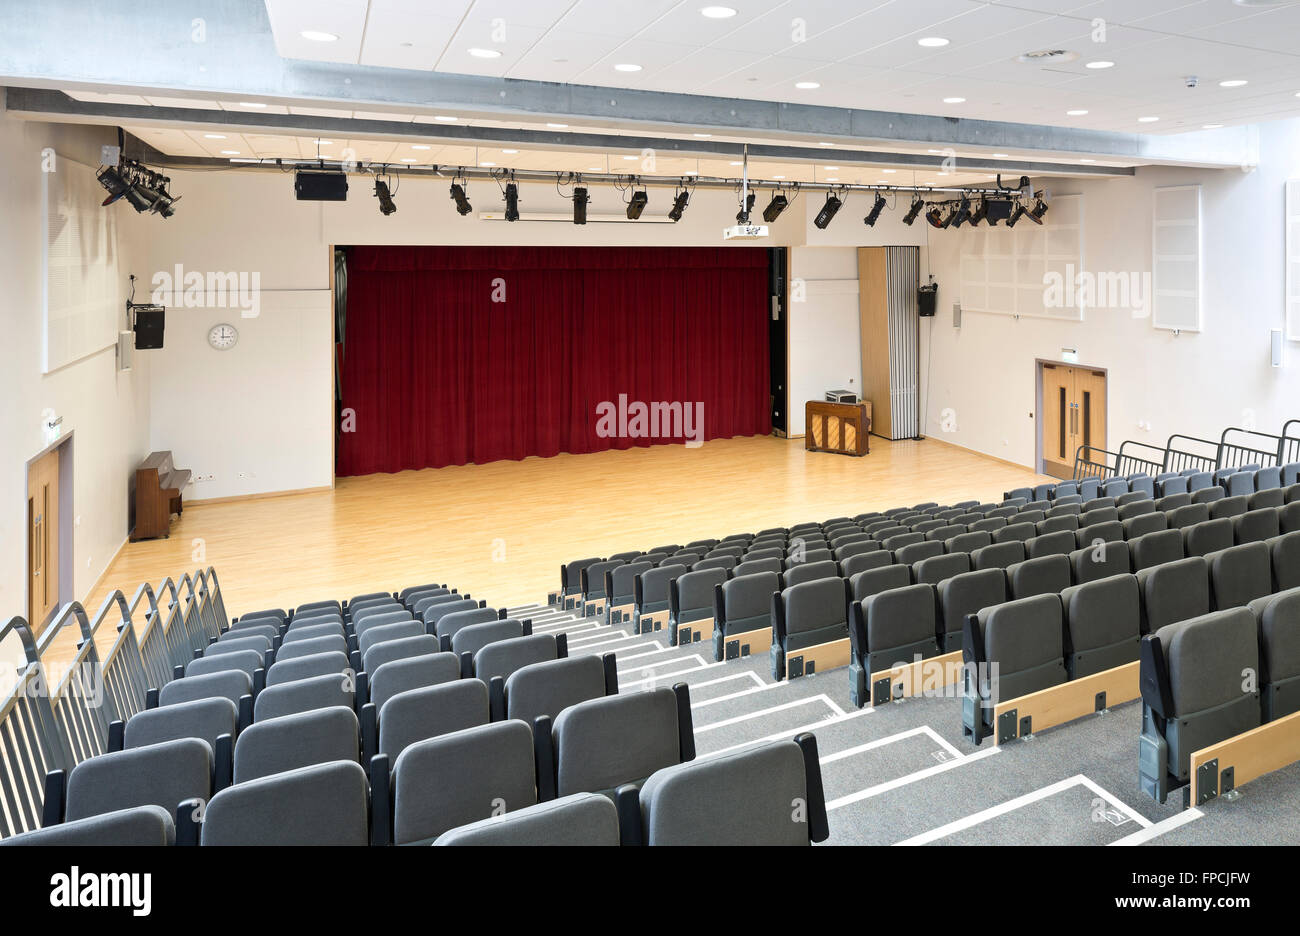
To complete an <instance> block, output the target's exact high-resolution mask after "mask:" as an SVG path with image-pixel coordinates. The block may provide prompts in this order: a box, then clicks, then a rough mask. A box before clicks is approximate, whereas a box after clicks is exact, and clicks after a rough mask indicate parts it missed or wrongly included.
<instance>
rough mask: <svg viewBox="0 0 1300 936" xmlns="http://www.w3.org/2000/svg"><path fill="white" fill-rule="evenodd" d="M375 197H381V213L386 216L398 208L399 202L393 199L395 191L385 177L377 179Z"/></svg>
mask: <svg viewBox="0 0 1300 936" xmlns="http://www.w3.org/2000/svg"><path fill="white" fill-rule="evenodd" d="M375 198H378V199H379V213H380V214H382V215H383V216H384V217H385V218H387V217H388V216H389V215H390V214H392V213H393V212H394V211H396V210H397V202H395V201H393V192H392V190H391V189H389V187H388V183H387V182H385V181H384V180H383V179H375Z"/></svg>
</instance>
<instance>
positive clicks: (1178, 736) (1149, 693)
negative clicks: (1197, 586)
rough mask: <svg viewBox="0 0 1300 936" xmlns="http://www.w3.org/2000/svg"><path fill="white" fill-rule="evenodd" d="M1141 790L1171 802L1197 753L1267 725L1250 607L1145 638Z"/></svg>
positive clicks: (1205, 617) (1208, 616) (1184, 623)
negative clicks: (1256, 676) (1252, 676)
mask: <svg viewBox="0 0 1300 936" xmlns="http://www.w3.org/2000/svg"><path fill="white" fill-rule="evenodd" d="M1143 639H1144V642H1146V645H1144V647H1143V651H1142V657H1141V659H1142V663H1141V671H1142V672H1141V678H1140V684H1141V687H1142V702H1143V722H1142V736H1141V742H1140V753H1139V759H1138V761H1139V782H1140V784H1141V786H1142V789H1143V790H1144V791H1146V792H1147V793H1149V794H1150V795H1152V796H1153V797H1154V798H1155V799H1157V800H1158V801H1159V802H1164V800H1165V797H1166V795H1167V792H1168V790H1169V789H1170V788H1171V787H1172V786H1176V785H1180V784H1182V783H1185V782H1186V781H1187V780H1188V778H1189V775H1190V758H1191V755H1192V752H1193V751H1199V750H1200V749H1201V748H1204V747H1208V746H1209V745H1211V744H1214V743H1216V742H1218V741H1222V740H1224V739H1226V738H1230V737H1232V736H1233V735H1238V734H1241V733H1242V732H1244V731H1249V730H1250V729H1251V728H1254V727H1256V726H1258V725H1259V723H1260V703H1259V691H1258V689H1257V688H1256V687H1255V683H1254V682H1253V681H1247V680H1245V679H1243V677H1242V674H1243V673H1258V672H1259V660H1260V658H1259V637H1258V633H1257V628H1256V623H1255V616H1254V615H1253V614H1251V613H1250V611H1248V610H1247V609H1246V608H1234V609H1231V610H1228V611H1216V612H1213V613H1211V614H1206V615H1202V616H1200V617H1194V618H1191V619H1189V620H1185V621H1180V622H1178V623H1175V624H1166V625H1165V626H1164V627H1161V628H1160V629H1159V630H1157V631H1155V632H1154V633H1153V634H1150V635H1149V636H1147V637H1145V638H1143Z"/></svg>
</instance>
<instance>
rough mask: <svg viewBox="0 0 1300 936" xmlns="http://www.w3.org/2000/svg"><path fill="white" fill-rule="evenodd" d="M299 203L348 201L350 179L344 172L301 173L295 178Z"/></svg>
mask: <svg viewBox="0 0 1300 936" xmlns="http://www.w3.org/2000/svg"><path fill="white" fill-rule="evenodd" d="M293 192H294V194H295V195H297V196H298V201H347V198H348V177H347V176H346V175H345V174H344V173H342V172H299V173H297V174H296V175H295V176H294V177H293Z"/></svg>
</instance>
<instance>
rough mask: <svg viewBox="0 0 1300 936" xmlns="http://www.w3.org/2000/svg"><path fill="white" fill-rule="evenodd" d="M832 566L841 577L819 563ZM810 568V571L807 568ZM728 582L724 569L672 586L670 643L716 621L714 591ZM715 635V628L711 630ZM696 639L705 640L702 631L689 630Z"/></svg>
mask: <svg viewBox="0 0 1300 936" xmlns="http://www.w3.org/2000/svg"><path fill="white" fill-rule="evenodd" d="M814 565H821V566H826V565H829V566H830V569H831V572H830V574H832V575H837V574H838V573H839V570H838V568H837V567H836V565H835V563H833V562H830V563H815V564H814ZM803 568H805V569H806V568H808V567H803ZM725 581H727V572H726V570H724V569H701V570H699V571H691V572H687V573H686V574H685V575H680V576H678V577H677V578H676V579H674V580H673V581H672V582H671V583H670V584H669V591H668V611H669V619H668V642H669V643H670V644H673V645H676V644H678V643H680V642H681V641H680V640H679V639H678V638H679V635H680V634H681V633H683V626H684V625H690V624H692V623H695V622H700V621H709V620H712V618H713V587H714V586H715V585H719V584H721V583H723V582H725ZM707 629H708V630H709V632H710V633H712V628H711V627H709V628H707ZM688 630H689V632H691V633H694V635H695V639H696V640H699V639H700V638H701V633H700V628H688Z"/></svg>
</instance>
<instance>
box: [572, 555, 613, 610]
mask: <svg viewBox="0 0 1300 936" xmlns="http://www.w3.org/2000/svg"><path fill="white" fill-rule="evenodd" d="M621 565H623V560H621V559H606V560H605V561H604V562H593V563H592V564H591V565H589V566H587V567H586V568H585V569H583V570H582V572H581V573H580V575H579V579H578V581H579V585H580V587H581V589H582V599H583V601H598V600H599V599H601V598H604V597H606V595H605V579H606V573H608V572H612V571H613V570H614V569H617V568H618V567H619V566H621Z"/></svg>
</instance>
